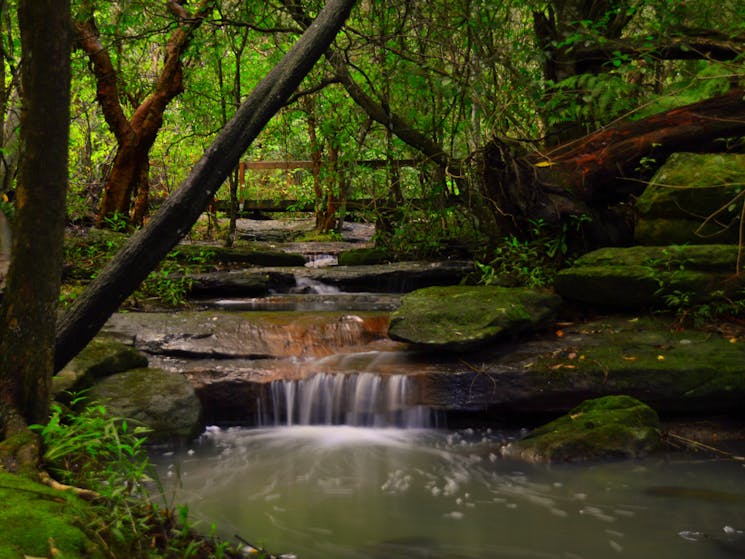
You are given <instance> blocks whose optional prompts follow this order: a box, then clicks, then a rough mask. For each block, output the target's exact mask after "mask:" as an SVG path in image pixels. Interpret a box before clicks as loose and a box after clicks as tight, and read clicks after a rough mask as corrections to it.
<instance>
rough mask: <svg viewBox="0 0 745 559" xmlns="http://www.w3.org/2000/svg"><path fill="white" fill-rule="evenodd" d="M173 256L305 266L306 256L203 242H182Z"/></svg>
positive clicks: (184, 260) (184, 259)
mask: <svg viewBox="0 0 745 559" xmlns="http://www.w3.org/2000/svg"><path fill="white" fill-rule="evenodd" d="M171 257H173V258H175V259H176V260H178V261H179V262H182V263H184V264H197V265H202V266H203V265H208V264H244V265H245V264H248V265H250V266H303V265H304V264H305V257H304V256H303V255H302V254H293V253H291V252H284V251H281V250H273V249H270V248H265V247H263V246H246V245H237V246H233V247H224V246H212V245H202V244H180V245H178V246H177V247H176V248H174V249H173V251H172V252H171Z"/></svg>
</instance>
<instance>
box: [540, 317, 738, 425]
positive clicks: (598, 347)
mask: <svg viewBox="0 0 745 559" xmlns="http://www.w3.org/2000/svg"><path fill="white" fill-rule="evenodd" d="M565 344H566V345H565V346H564V348H563V349H562V350H560V351H554V352H552V353H550V354H545V355H543V356H541V357H539V358H538V359H535V360H534V361H533V362H532V363H531V366H530V368H529V370H530V371H531V372H532V373H534V374H535V375H536V382H537V383H539V384H547V385H551V386H552V387H553V388H557V387H562V386H564V387H566V388H575V389H578V390H579V389H582V388H584V389H586V390H587V391H588V392H594V393H597V392H601V391H602V392H606V393H608V392H619V393H625V394H632V395H635V396H637V397H640V398H643V399H644V400H646V401H650V402H656V403H659V404H660V405H663V406H664V408H665V409H667V410H668V411H680V412H691V411H698V410H705V409H710V408H712V407H718V408H719V409H721V410H722V411H724V410H726V409H738V408H740V409H741V406H742V404H741V402H742V400H743V398H745V341H743V340H738V339H735V338H725V337H722V336H720V335H716V334H712V333H710V332H704V331H699V330H693V329H690V330H684V331H677V330H672V329H671V328H670V325H669V324H667V323H665V322H657V321H654V320H652V319H648V318H647V319H645V318H638V319H632V320H628V319H624V318H622V317H616V318H612V319H609V320H606V321H603V322H595V323H588V324H585V325H583V326H581V327H579V328H578V329H577V330H576V331H573V332H567V333H566V336H565ZM655 405H657V404H655Z"/></svg>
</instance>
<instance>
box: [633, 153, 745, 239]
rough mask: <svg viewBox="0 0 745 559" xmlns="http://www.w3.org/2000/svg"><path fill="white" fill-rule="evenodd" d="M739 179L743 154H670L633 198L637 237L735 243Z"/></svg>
mask: <svg viewBox="0 0 745 559" xmlns="http://www.w3.org/2000/svg"><path fill="white" fill-rule="evenodd" d="M744 183H745V154H700V153H675V154H673V155H671V156H670V157H669V158H668V160H667V162H666V163H665V164H664V165H663V166H662V167H660V169H659V170H658V171H657V173H656V174H655V176H654V177H653V178H652V180H651V181H650V182H649V185H648V186H647V187H646V189H645V190H644V193H643V194H642V195H641V196H640V197H639V199H638V200H637V202H636V209H637V212H638V221H637V225H636V229H635V237H636V242H637V243H639V244H643V245H668V244H683V243H691V244H704V243H717V244H721V243H737V242H738V235H739V229H740V213H741V209H742V198H741V197H740V199H739V202H738V201H737V198H738V196H739V195H740V193H741V191H742V185H743V184H744ZM709 217H712V218H715V219H709V220H707V218H709Z"/></svg>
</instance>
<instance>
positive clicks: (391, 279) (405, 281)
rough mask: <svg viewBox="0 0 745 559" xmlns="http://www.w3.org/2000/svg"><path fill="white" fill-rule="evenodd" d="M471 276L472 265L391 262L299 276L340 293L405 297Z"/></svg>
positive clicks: (452, 261)
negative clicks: (365, 292)
mask: <svg viewBox="0 0 745 559" xmlns="http://www.w3.org/2000/svg"><path fill="white" fill-rule="evenodd" d="M471 272H473V262H472V261H466V260H463V261H460V260H451V261H443V262H416V261H409V262H394V263H391V264H377V265H364V266H363V265H360V266H332V267H329V268H321V269H318V270H307V271H304V272H299V273H300V275H305V276H308V277H311V278H312V279H315V280H317V281H321V282H323V283H327V284H329V285H334V286H336V287H338V288H339V289H341V290H343V291H357V292H359V291H369V292H375V293H406V292H409V291H412V290H414V289H421V288H424V287H430V286H434V285H456V284H459V283H460V282H461V281H462V280H463V278H465V277H466V276H467V275H468V274H470V273H471Z"/></svg>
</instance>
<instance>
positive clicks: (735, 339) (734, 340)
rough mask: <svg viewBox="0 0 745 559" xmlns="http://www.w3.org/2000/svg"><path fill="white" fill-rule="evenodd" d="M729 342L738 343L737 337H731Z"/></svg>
mask: <svg viewBox="0 0 745 559" xmlns="http://www.w3.org/2000/svg"><path fill="white" fill-rule="evenodd" d="M729 343H731V344H736V343H737V338H735V337H732V338H730V339H729Z"/></svg>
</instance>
